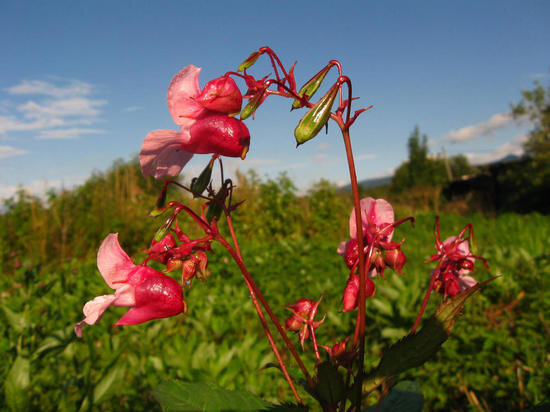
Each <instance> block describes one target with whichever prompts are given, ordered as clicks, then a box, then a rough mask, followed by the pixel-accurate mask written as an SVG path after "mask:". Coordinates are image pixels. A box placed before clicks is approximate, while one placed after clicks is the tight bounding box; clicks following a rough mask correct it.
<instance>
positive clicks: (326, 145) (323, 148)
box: [316, 143, 329, 152]
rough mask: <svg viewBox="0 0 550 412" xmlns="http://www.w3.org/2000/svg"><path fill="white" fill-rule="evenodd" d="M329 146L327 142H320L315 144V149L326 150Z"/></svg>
mask: <svg viewBox="0 0 550 412" xmlns="http://www.w3.org/2000/svg"><path fill="white" fill-rule="evenodd" d="M328 148H329V144H328V143H321V144H319V145H318V146H317V149H316V150H317V151H318V152H324V151H326V150H327V149H328Z"/></svg>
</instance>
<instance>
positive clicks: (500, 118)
mask: <svg viewBox="0 0 550 412" xmlns="http://www.w3.org/2000/svg"><path fill="white" fill-rule="evenodd" d="M513 121H514V119H513V117H512V115H511V114H510V113H497V114H494V115H493V116H491V118H490V119H489V120H487V121H485V122H481V123H477V124H473V125H470V126H466V127H462V128H460V129H458V130H451V131H450V132H449V133H447V134H446V135H445V136H443V139H442V140H443V141H444V142H451V143H457V142H466V141H468V140H475V139H478V138H480V137H482V136H490V135H492V134H493V133H495V132H496V131H498V130H501V129H504V128H506V127H508V126H510V125H511V124H512V123H513Z"/></svg>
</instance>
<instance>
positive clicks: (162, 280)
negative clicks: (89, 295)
mask: <svg viewBox="0 0 550 412" xmlns="http://www.w3.org/2000/svg"><path fill="white" fill-rule="evenodd" d="M97 266H98V268H99V271H100V272H101V275H102V276H103V279H105V282H106V283H107V285H108V286H109V287H110V288H112V289H114V290H115V293H114V294H111V295H103V296H97V297H96V298H94V299H93V300H91V301H89V302H88V303H86V305H84V310H83V312H84V315H85V316H86V317H85V318H84V320H82V321H81V322H79V323H77V324H76V325H75V328H74V329H75V333H76V334H77V336H79V337H81V336H82V327H83V326H84V324H88V325H93V324H95V323H96V322H97V321H99V320H100V319H101V317H102V316H103V313H104V312H105V310H107V308H108V307H110V306H128V307H130V309H129V310H128V311H127V312H126V313H125V314H124V315H123V316H122V317H121V318H120V319H119V321H118V322H117V323H115V324H114V326H118V325H136V324H138V323H142V322H146V321H148V320H152V319H159V318H166V317H169V316H175V315H177V314H179V313H182V312H184V311H185V309H186V306H185V301H184V299H183V292H182V290H181V286H180V285H179V283H178V282H176V281H175V280H174V279H172V278H171V277H169V276H166V275H164V274H162V273H160V272H157V271H156V270H154V269H151V268H150V267H148V266H143V265H135V264H134V263H133V262H132V260H131V259H130V257H129V256H128V255H127V254H126V252H124V251H123V250H122V248H121V247H120V244H119V243H118V234H116V233H115V234H113V233H111V234H110V235H108V236H107V237H106V238H105V240H104V241H103V243H102V244H101V246H100V248H99V251H98V253H97Z"/></svg>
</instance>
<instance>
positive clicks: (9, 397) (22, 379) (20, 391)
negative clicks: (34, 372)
mask: <svg viewBox="0 0 550 412" xmlns="http://www.w3.org/2000/svg"><path fill="white" fill-rule="evenodd" d="M30 369H31V363H30V360H29V358H28V357H27V356H23V355H18V356H17V358H16V359H15V362H13V365H12V366H11V369H10V371H9V372H8V375H7V376H6V380H5V381H4V397H5V401H6V405H7V406H8V409H10V410H12V411H24V410H27V409H28V407H29V399H30V397H29V393H28V390H29V386H30Z"/></svg>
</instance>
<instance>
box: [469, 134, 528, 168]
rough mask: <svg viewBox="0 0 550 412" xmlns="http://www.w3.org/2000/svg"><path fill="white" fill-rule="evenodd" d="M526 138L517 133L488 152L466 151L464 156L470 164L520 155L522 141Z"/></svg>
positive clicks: (522, 151)
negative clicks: (511, 138)
mask: <svg viewBox="0 0 550 412" xmlns="http://www.w3.org/2000/svg"><path fill="white" fill-rule="evenodd" d="M526 140H527V136H526V135H518V136H516V137H515V138H514V139H513V140H511V141H510V142H507V143H504V144H503V145H502V146H499V147H497V148H496V149H495V150H493V151H492V152H490V153H466V157H467V158H468V160H469V161H470V162H471V163H472V164H486V163H492V162H496V161H498V160H501V159H503V158H505V157H506V156H510V155H513V156H521V155H523V154H524V149H523V143H525V141H526Z"/></svg>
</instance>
